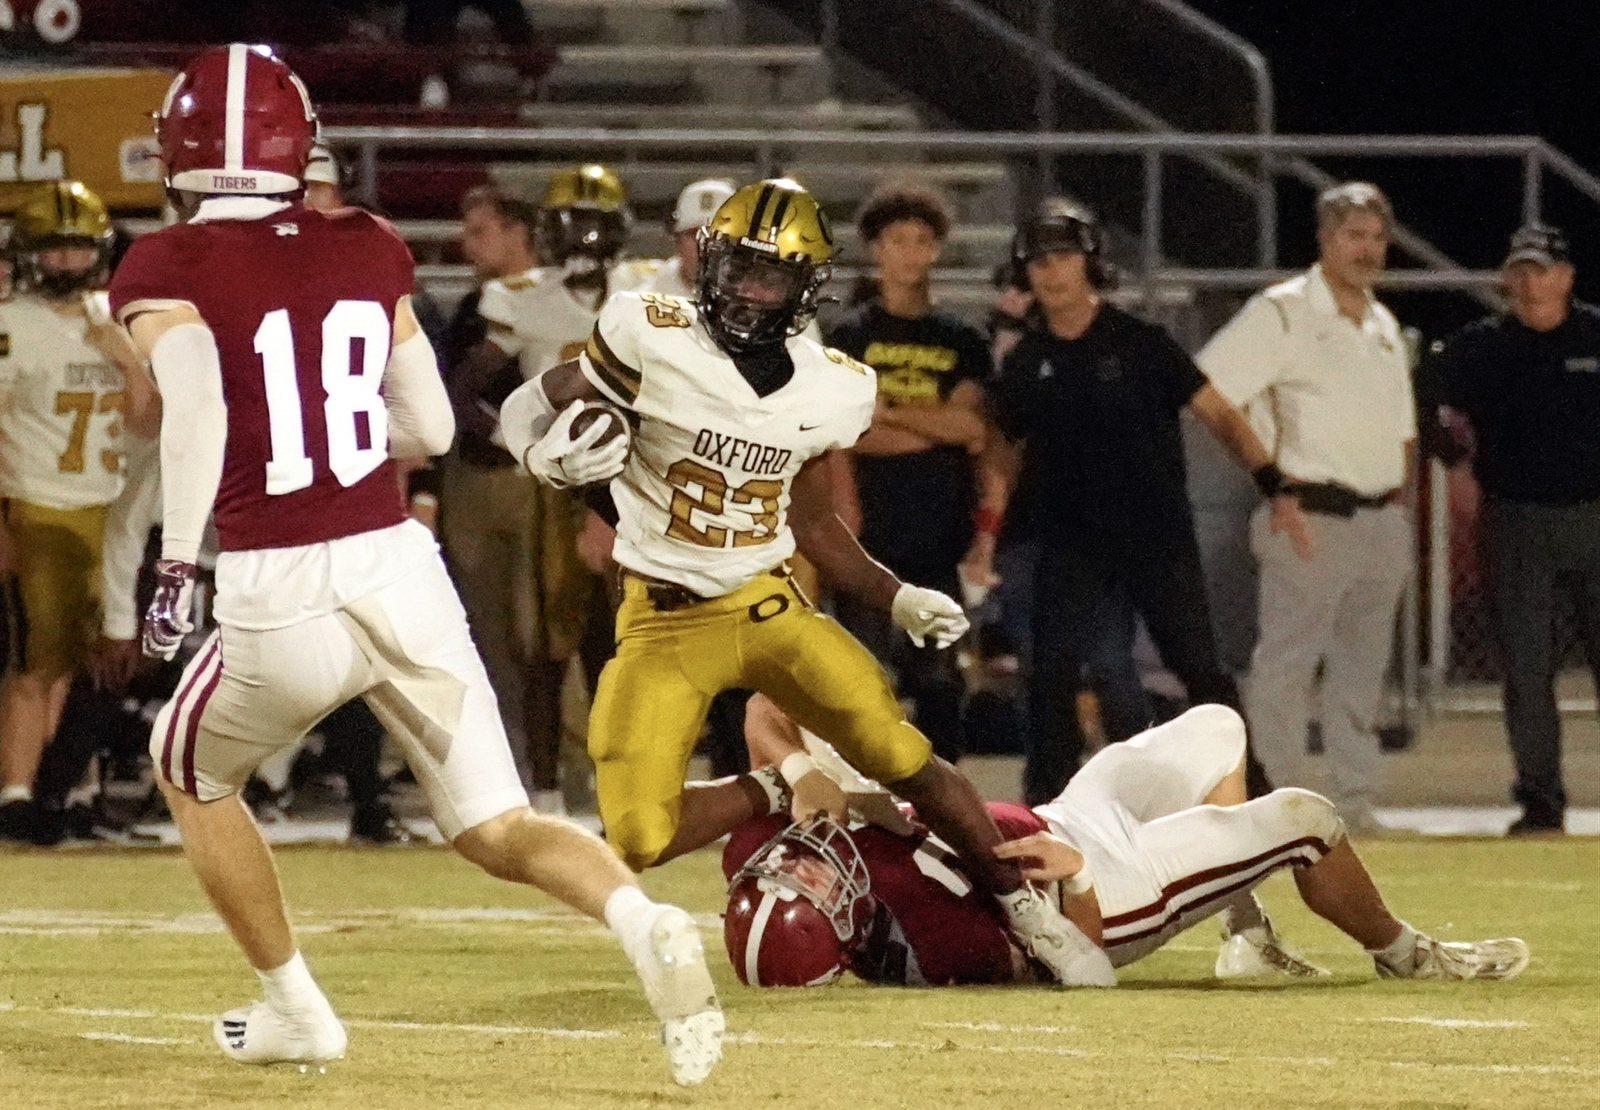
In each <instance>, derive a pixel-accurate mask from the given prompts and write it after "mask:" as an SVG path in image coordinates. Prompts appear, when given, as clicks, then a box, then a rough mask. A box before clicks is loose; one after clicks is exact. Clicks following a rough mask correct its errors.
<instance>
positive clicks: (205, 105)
mask: <svg viewBox="0 0 1600 1110" xmlns="http://www.w3.org/2000/svg"><path fill="white" fill-rule="evenodd" d="M316 137H317V113H316V110H315V109H313V108H312V107H311V94H310V93H308V92H306V87H305V85H304V84H302V83H301V81H300V78H298V77H296V76H295V75H294V71H293V70H291V69H290V68H289V67H288V66H287V65H285V64H284V63H283V61H282V60H281V59H280V58H278V57H277V55H275V54H273V52H272V48H271V47H268V46H249V45H246V44H245V43H241V42H236V43H233V44H231V45H229V46H216V47H213V48H211V49H210V50H207V51H206V52H205V53H204V54H201V55H200V56H199V57H198V58H196V59H194V61H192V62H190V63H189V65H188V68H186V69H185V70H184V71H183V72H182V73H180V74H178V76H177V77H176V78H175V79H174V80H173V82H172V85H171V86H170V87H169V88H168V89H167V97H166V100H164V101H163V102H162V104H161V112H160V114H159V115H158V116H157V117H156V140H157V142H158V143H159V144H160V146H161V160H162V161H163V162H164V163H165V164H166V171H167V186H168V187H169V188H172V189H181V190H184V191H186V192H192V193H202V194H206V195H216V194H220V193H242V194H258V195H270V194H273V193H291V192H294V191H295V190H297V189H299V188H300V185H301V178H302V175H303V174H304V173H305V168H306V159H307V158H308V157H310V154H311V144H312V143H313V142H315V141H316Z"/></svg>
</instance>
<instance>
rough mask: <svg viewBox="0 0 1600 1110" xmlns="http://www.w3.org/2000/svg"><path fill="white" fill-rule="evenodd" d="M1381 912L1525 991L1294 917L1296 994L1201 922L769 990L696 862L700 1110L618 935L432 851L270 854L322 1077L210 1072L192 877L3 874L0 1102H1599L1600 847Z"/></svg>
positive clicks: (73, 867) (47, 865)
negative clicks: (977, 984) (720, 923)
mask: <svg viewBox="0 0 1600 1110" xmlns="http://www.w3.org/2000/svg"><path fill="white" fill-rule="evenodd" d="M1363 850H1364V852H1365V854H1366V855H1367V857H1368V859H1369V862H1370V864H1371V866H1372V869H1373V871H1374V873H1375V874H1376V875H1377V876H1378V879H1379V882H1380V884H1381V885H1382V886H1383V887H1384V890H1385V892H1386V894H1387V895H1388V899H1389V902H1390V905H1391V906H1392V907H1393V908H1394V909H1395V910H1396V912H1397V913H1399V914H1400V915H1401V916H1403V917H1406V918H1407V919H1408V920H1409V921H1411V922H1412V923H1413V924H1414V925H1416V926H1417V927H1418V928H1419V929H1423V930H1425V931H1429V932H1435V933H1437V934H1439V935H1443V936H1446V937H1460V938H1471V937H1481V936H1499V935H1509V934H1516V935H1520V936H1523V937H1525V938H1526V939H1527V940H1528V941H1529V942H1530V943H1531V944H1532V945H1533V951H1534V962H1533V964H1532V966H1531V967H1530V969H1529V970H1528V971H1527V972H1526V973H1525V974H1524V975H1523V976H1522V977H1521V978H1520V979H1519V980H1517V981H1515V982H1513V983H1509V984H1496V983H1404V982H1380V981H1377V980H1375V979H1373V978H1372V975H1371V965H1370V964H1369V963H1368V962H1367V961H1366V959H1365V958H1364V957H1363V956H1362V954H1361V953H1360V952H1359V951H1358V950H1357V949H1356V948H1355V947H1354V946H1353V945H1351V944H1349V943H1348V942H1347V941H1345V940H1344V938H1343V937H1341V936H1340V935H1339V934H1337V933H1335V932H1334V931H1333V930H1331V929H1330V928H1328V927H1327V926H1325V925H1323V924H1322V923H1321V922H1319V921H1316V920H1315V919H1313V918H1311V917H1309V915H1307V914H1306V913H1305V912H1304V911H1303V910H1301V909H1300V908H1299V906H1298V903H1297V902H1296V900H1295V898H1294V891H1293V887H1292V885H1291V884H1290V883H1289V882H1288V880H1286V879H1284V878H1282V877H1279V878H1277V879H1274V880H1273V881H1272V882H1271V883H1269V884H1268V886H1267V887H1265V888H1264V891H1263V896H1264V899H1265V901H1266V902H1267V904H1268V907H1269V909H1271V910H1272V911H1273V912H1274V914H1275V916H1276V917H1277V919H1278V922H1279V925H1280V926H1281V927H1282V928H1283V929H1284V931H1285V932H1286V933H1288V935H1289V936H1290V937H1292V938H1293V939H1294V940H1295V942H1296V943H1297V944H1299V946H1300V947H1301V948H1302V949H1303V950H1305V951H1306V952H1307V953H1308V954H1310V955H1311V956H1313V957H1314V958H1316V959H1318V960H1319V961H1321V962H1323V963H1324V964H1326V965H1327V966H1329V967H1331V968H1333V969H1334V971H1335V975H1334V977H1333V979H1332V980H1331V981H1323V982H1321V983H1318V984H1316V985H1313V986H1281V985H1276V984H1273V985H1257V986H1239V985H1232V986H1219V985H1216V984H1214V983H1212V982H1210V981H1209V978H1208V976H1209V972H1210V967H1211V962H1212V959H1213V957H1214V955H1215V944H1214V940H1215V934H1214V933H1213V932H1212V927H1211V926H1209V925H1203V926H1201V927H1200V928H1198V929H1196V930H1195V931H1193V932H1191V933H1189V934H1186V935H1185V936H1182V937H1179V938H1178V939H1177V940H1176V941H1175V942H1174V943H1173V944H1172V945H1170V946H1169V947H1168V948H1167V949H1166V950H1164V951H1162V952H1160V953H1158V954H1156V955H1155V956H1153V957H1151V958H1149V959H1147V960H1145V961H1144V962H1142V963H1140V964H1137V965H1135V966H1134V967H1133V968H1131V969H1125V970H1124V972H1123V976H1122V979H1123V985H1122V987H1121V989H1119V990H1116V991H1101V992H1083V991H1079V992H1059V991H1049V990H1042V989H1037V988H1035V989H981V990H977V989H974V990H938V991H934V990H921V991H915V990H897V989H887V988H875V987H867V986H863V985H859V984H853V983H852V984H845V985H839V986H836V987H833V988H829V989H824V990H813V991H786V992H757V991H753V990H748V989H745V988H743V987H740V986H739V985H738V983H737V980H735V978H734V976H733V974H732V971H731V969H730V968H729V967H728V965H727V961H726V959H725V957H724V956H723V955H722V943H721V934H720V928H718V927H717V926H716V925H715V916H714V915H715V913H716V912H717V910H718V909H719V907H720V904H721V899H720V893H721V882H720V875H719V873H718V871H717V867H716V857H715V856H714V855H713V854H711V853H709V852H702V853H699V854H698V855H695V856H692V857H689V858H687V859H684V860H681V861H679V862H677V863H675V864H673V865H671V866H670V867H667V868H664V869H663V870H662V871H660V872H658V873H653V874H651V875H649V876H647V878H646V883H647V886H648V887H649V888H650V889H651V890H652V892H653V893H655V894H657V895H658V896H663V897H669V898H672V899H674V900H676V901H678V902H680V903H681V904H683V905H685V906H686V907H688V908H690V909H692V910H694V911H696V912H697V913H699V914H701V915H702V920H703V922H705V923H706V925H707V926H708V927H707V928H706V930H705V932H706V939H707V946H708V948H714V949H715V952H714V954H713V962H714V966H715V968H716V972H717V975H718V981H719V983H720V985H721V987H722V990H723V1002H724V1005H725V1006H726V1008H727V1011H728V1021H729V1028H730V1030H731V1032H732V1043H731V1044H730V1045H729V1046H728V1049H727V1053H726V1056H725V1058H724V1061H723V1064H722V1066H721V1068H720V1069H719V1070H718V1071H717V1073H716V1074H715V1075H713V1076H712V1078H711V1080H710V1081H709V1082H708V1083H707V1084H706V1085H705V1086H704V1087H701V1088H697V1089H693V1090H682V1089H679V1088H676V1087H674V1086H673V1085H672V1083H671V1082H670V1080H668V1078H667V1073H666V1068H665V1064H664V1061H663V1060H662V1058H661V1055H660V1051H659V1049H658V1047H657V1046H656V1044H655V1043H654V1040H653V1032H654V1025H653V1022H652V1020H651V1019H650V1016H649V1013H648V1011H647V1010H646V1008H645V1005H644V1002H643V1000H642V998H641V997H640V996H639V995H638V993H637V992H636V989H635V987H634V983H633V979H632V975H631V973H630V972H629V970H628V968H627V967H626V965H625V964H624V962H623V960H622V957H621V956H620V954H619V952H618V950H617V949H616V947H615V945H614V944H613V943H612V942H611V940H610V938H609V936H608V935H607V934H606V933H605V932H604V931H603V930H602V929H600V928H599V927H597V926H595V925H593V924H591V923H589V922H588V921H586V920H584V919H581V918H577V917H575V916H573V915H571V914H569V913H567V912H566V911H564V910H563V909H561V908H560V907H558V906H556V905H555V904H553V903H551V902H549V901H547V900H544V899H543V898H541V897H540V896H536V895H533V894H531V893H529V892H525V891H523V890H520V889H518V888H515V887H510V886H506V885H503V884H497V883H495V882H493V881H492V880H489V879H486V878H482V877H480V876H479V875H478V874H477V873H476V872H475V871H474V870H472V869H471V868H469V867H468V866H466V865H465V864H463V863H460V862H459V861H458V860H456V859H455V858H454V857H453V856H452V855H450V854H449V853H447V852H445V851H443V850H427V849H419V850H415V851H407V850H389V851H360V850H345V849H338V848H304V849H290V850H284V851H282V852H281V853H280V862H281V866H282V869H283V872H284V880H285V885H286V887H287V889H288V891H289V893H290V897H291V900H292V901H293V903H294V905H295V907H296V910H297V914H296V917H297V922H298V924H299V926H300V928H301V930H302V941H303V946H304V949H305V951H306V953H307V955H308V958H309V959H310V961H311V964H312V967H313V969H314V970H315V971H316V972H317V974H318V976H319V977H320V978H321V980H322V982H323V984H324V986H325V987H326V988H327V989H328V992H329V994H330V995H331V997H332V998H333V1000H334V1004H335V1005H336V1006H337V1007H338V1008H339V1010H340V1012H341V1013H342V1014H343V1016H344V1017H345V1018H346V1019H347V1021H348V1022H349V1024H350V1035H351V1041H350V1057H349V1059H348V1060H346V1061H343V1062H341V1063H339V1064H336V1065H333V1066H331V1067H330V1068H329V1070H328V1072H327V1074H326V1075H316V1074H310V1075H302V1074H300V1073H298V1072H297V1071H295V1070H292V1069H281V1068H280V1069H270V1070H258V1069H253V1068H245V1067H240V1066H238V1065H234V1064H231V1063H229V1062H227V1061H226V1060H224V1059H223V1058H222V1056H221V1054H220V1053H219V1052H218V1051H217V1050H216V1048H215V1047H214V1046H213V1045H212V1043H211V1038H210V1028H209V1022H210V1015H213V1014H215V1013H216V1012H217V1011H219V1010H221V1009H224V1008H228V1007H231V1006H234V1005H238V1004H240V1003H242V1002H244V1001H246V1000H248V999H249V998H251V997H255V993H254V992H255V990H256V988H257V984H256V982H255V980H254V977H253V976H251V975H249V973H248V971H247V970H246V969H245V967H244V965H243V963H242V961H241V960H240V959H239V958H238V957H237V955H236V954H235V951H234V949H233V947H232V945H231V943H230V942H229V941H228V939H227V937H226V936H225V935H223V934H222V932H221V931H220V928H219V926H218V925H217V923H216V921H215V919H214V918H212V917H211V916H210V915H209V913H207V912H206V908H205V905H204V903H203V901H202V899H201V897H200V895H199V892H198V890H197V888H196V887H195V885H194V882H193V880H192V879H191V878H190V876H189V874H188V871H187V868H186V866H185V864H184V862H183V860H182V858H181V857H180V856H179V855H177V854H175V853H166V852H149V851H141V852H70V853H56V854H39V853H11V854H6V853H0V1094H3V1098H4V1102H3V1105H4V1106H6V1107H13V1106H14V1107H19V1108H28V1110H33V1108H45V1107H70V1108H73V1110H85V1108H99V1107H139V1108H146V1107H149V1108H157V1107H159V1108H161V1110H181V1108H185V1107H202V1106H205V1107H210V1106H217V1107H290V1106H294V1107H317V1108H319V1110H323V1108H326V1110H345V1108H353V1110H405V1108H413V1107H415V1108H424V1107H426V1108H434V1107H474V1108H480V1107H481V1108H488V1107H545V1106H548V1107H613V1106H697V1107H739V1108H741V1110H746V1108H748V1107H750V1106H752V1105H757V1106H787V1105H791V1104H792V1105H802V1106H807V1107H834V1106H839V1107H852V1108H872V1107H918V1108H923V1107H927V1108H933V1110H953V1108H957V1107H966V1106H996V1105H1008V1104H1020V1105H1035V1104H1039V1105H1044V1106H1054V1105H1074V1106H1116V1107H1133V1106H1139V1107H1143V1106H1152V1107H1174V1108H1191V1107H1193V1108H1200V1107H1219V1108H1222V1107H1225V1108H1227V1110H1239V1108H1246V1107H1248V1108H1256V1107H1295V1108H1300V1107H1326V1108H1330V1110H1332V1108H1339V1110H1345V1108H1355V1107H1406V1108H1411V1110H1421V1108H1442V1107H1494V1108H1496V1110H1513V1108H1518V1107H1529V1108H1538V1110H1554V1108H1566V1107H1580V1106H1600V956H1597V952H1600V943H1597V942H1600V841H1596V840H1577V839H1572V840H1567V841H1562V842H1545V843H1507V842H1498V841H1438V840H1434V841H1420V840H1417V841H1396V840H1385V841H1380V842H1371V843H1368V844H1366V845H1364V846H1363Z"/></svg>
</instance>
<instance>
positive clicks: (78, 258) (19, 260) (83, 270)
mask: <svg viewBox="0 0 1600 1110" xmlns="http://www.w3.org/2000/svg"><path fill="white" fill-rule="evenodd" d="M112 238H113V236H112V230H111V218H110V216H109V215H108V214H107V212H106V208H105V205H104V204H102V203H101V201H100V198H99V197H97V196H95V194H94V193H93V192H91V191H90V190H89V189H87V188H85V187H84V186H83V184H82V183H80V182H77V181H52V182H50V183H48V184H46V185H42V186H40V187H39V188H38V189H35V190H34V191H33V192H32V193H30V194H29V195H28V196H27V197H26V198H24V199H23V202H22V204H21V205H19V206H18V208H17V213H16V219H15V222H14V224H13V227H12V236H11V244H10V247H11V251H12V254H13V256H14V258H15V264H16V270H17V279H18V284H19V285H20V286H21V287H22V288H23V289H25V290H27V291H29V292H33V293H38V294H39V295H41V296H44V297H50V298H53V299H60V298H65V297H70V296H72V295H73V294H74V293H77V292H80V291H81V290H84V289H93V288H95V287H96V286H99V285H102V284H104V282H105V279H106V276H107V270H108V268H109V264H110V261H111V244H112Z"/></svg>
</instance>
